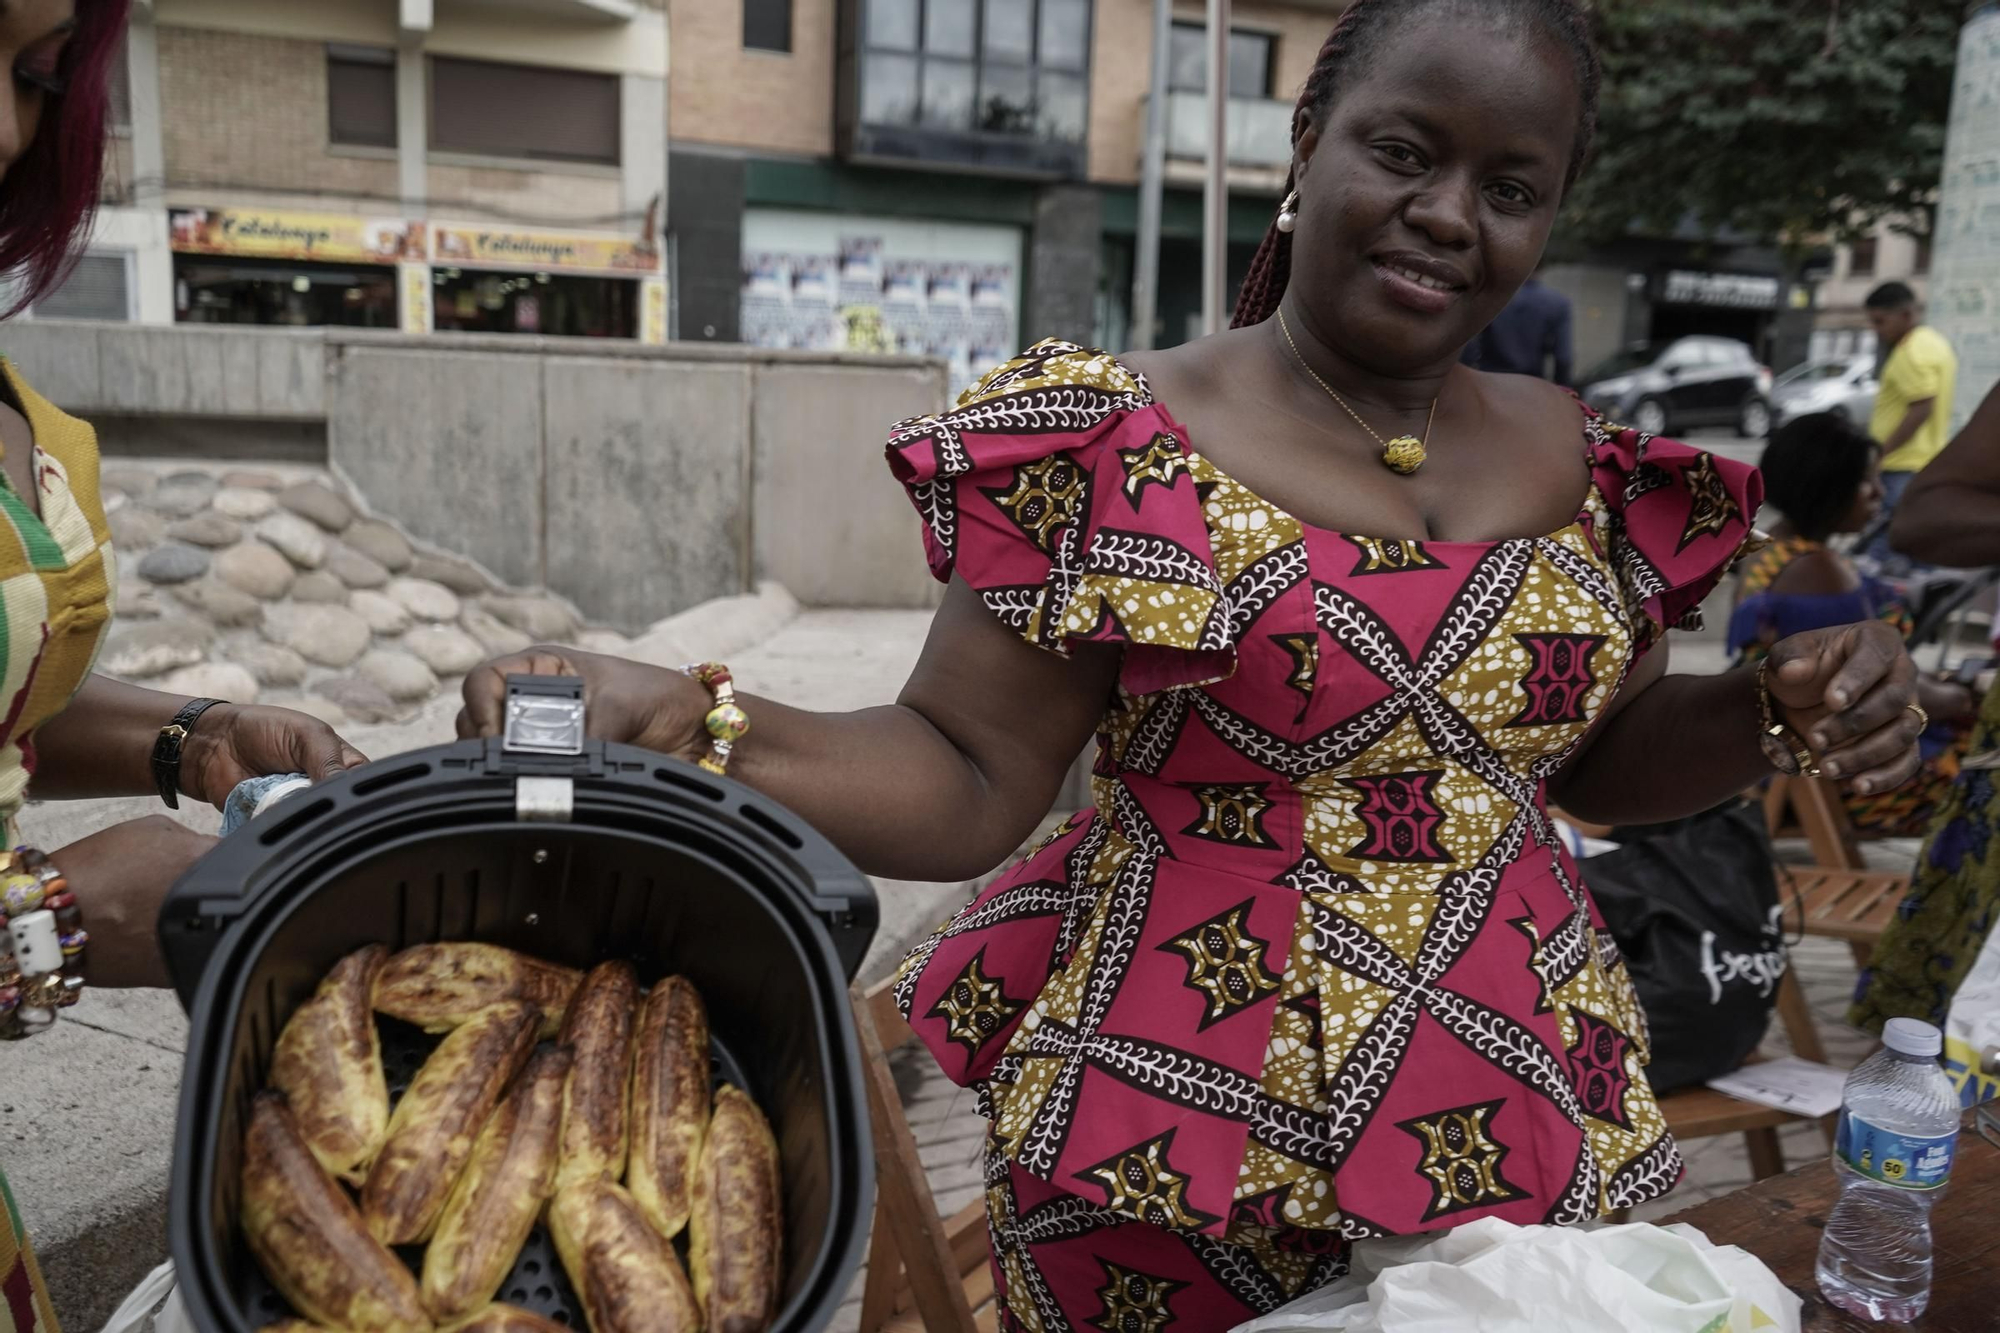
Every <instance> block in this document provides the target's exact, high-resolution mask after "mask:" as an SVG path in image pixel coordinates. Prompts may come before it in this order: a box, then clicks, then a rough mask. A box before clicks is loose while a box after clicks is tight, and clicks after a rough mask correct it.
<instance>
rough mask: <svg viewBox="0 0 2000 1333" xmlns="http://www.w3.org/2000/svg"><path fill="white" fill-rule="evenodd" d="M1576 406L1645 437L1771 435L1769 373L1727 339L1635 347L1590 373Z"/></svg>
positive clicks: (1745, 347)
mask: <svg viewBox="0 0 2000 1333" xmlns="http://www.w3.org/2000/svg"><path fill="white" fill-rule="evenodd" d="M1583 400H1584V401H1585V402H1587V403H1589V404H1590V405H1591V406H1592V407H1594V408H1596V409H1597V410H1598V411H1600V412H1602V413H1604V414H1605V415H1606V416H1608V417H1610V418H1612V419H1613V420H1614V421H1617V422H1620V423H1622V424H1625V425H1630V426H1634V427H1636V428H1638V429H1639V430H1642V431H1645V432H1646V433H1647V434H1649V435H1671V434H1673V433H1675V432H1677V431H1683V430H1687V429H1688V428H1690V427H1692V426H1731V427H1734V428H1735V429H1736V431H1737V432H1738V433H1739V434H1742V435H1748V436H1750V437H1751V438H1753V439H1762V438H1763V437H1764V436H1765V435H1767V434H1768V433H1769V432H1770V429H1771V372H1770V370H1769V369H1767V368H1766V367H1764V366H1761V365H1759V364H1757V357H1756V355H1755V354H1754V353H1752V352H1751V350H1750V347H1749V345H1748V344H1747V343H1740V342H1737V341H1736V340H1735V339H1734V338H1711V337H1689V338H1676V339H1674V340H1673V341H1672V342H1663V343H1640V344H1638V345H1636V346H1634V347H1631V348H1628V349H1627V350H1625V351H1623V352H1620V353H1618V354H1617V355H1616V356H1614V357H1612V358H1610V359H1609V360H1608V361H1606V362H1605V363H1604V364H1603V365H1601V366H1598V367H1597V369H1595V370H1594V371H1592V372H1591V374H1590V376H1589V377H1588V378H1587V379H1586V380H1585V381H1584V390H1583Z"/></svg>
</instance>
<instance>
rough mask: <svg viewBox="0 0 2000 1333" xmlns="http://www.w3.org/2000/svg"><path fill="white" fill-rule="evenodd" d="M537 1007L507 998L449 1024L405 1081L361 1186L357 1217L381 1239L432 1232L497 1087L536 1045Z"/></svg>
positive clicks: (406, 1240) (409, 1239)
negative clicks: (446, 1032) (447, 1031)
mask: <svg viewBox="0 0 2000 1333" xmlns="http://www.w3.org/2000/svg"><path fill="white" fill-rule="evenodd" d="M541 1022H542V1015H541V1011H540V1010H539V1009H537V1008H536V1007H535V1006H534V1005H532V1004H530V1003H528V1002H527V1001H525V1000H504V1001H502V1002H501V1003H499V1004H495V1005H490V1006H488V1007H487V1008H485V1009H482V1010H480V1011H479V1012H478V1013H476V1014H474V1015H473V1016H472V1017H471V1018H469V1019H467V1020H466V1021H465V1023H464V1024H462V1025H461V1026H459V1027H457V1028H455V1029H453V1030H452V1031H451V1033H450V1034H449V1035H447V1036H446V1037H445V1039H444V1040H443V1041H442V1042H440V1043H438V1048H437V1049H436V1050H435V1051H433V1052H431V1057H430V1059H428V1060H426V1061H424V1067H423V1068H422V1069H419V1070H418V1071H417V1076H416V1077H415V1078H414V1079H412V1080H411V1081H410V1086H409V1089H408V1090H407V1091H405V1092H404V1093H403V1096H402V1100H400V1101H398V1102H397V1103H396V1111H395V1114H394V1115H392V1116H390V1118H389V1136H388V1139H387V1140H386V1141H385V1142H384V1143H383V1145H382V1151H381V1152H380V1153H379V1154H378V1155H377V1156H376V1158H375V1165H374V1167H373V1168H372V1169H371V1170H370V1171H369V1172H368V1179H367V1181H366V1182H365V1183H364V1184H363V1185H362V1187H361V1217H362V1220H363V1221H364V1222H365V1223H366V1224H367V1226H368V1231H369V1234H370V1235H372V1236H374V1237H375V1238H376V1239H377V1240H379V1241H381V1242H382V1243H384V1244H385V1245H409V1244H413V1243H415V1242H417V1241H425V1240H429V1239H430V1236H431V1231H432V1229H433V1228H434V1227H436V1225H437V1220H438V1214H439V1213H441V1212H443V1211H444V1205H445V1201H446V1200H447V1199H449V1198H450V1197H451V1191H452V1187H453V1186H454V1185H456V1184H457V1183H458V1177H459V1173H460V1172H461V1171H462V1170H464V1168H465V1161H466V1158H468V1157H469V1156H471V1155H472V1145H473V1141H474V1138H475V1136H476V1135H478V1133H479V1131H480V1129H481V1127H483V1126H484V1125H485V1123H486V1118H487V1117H488V1116H489V1115H491V1114H492V1112H493V1106H494V1103H496V1102H497V1101H499V1099H500V1093H501V1090H502V1089H504V1088H505V1087H506V1086H507V1083H508V1081H509V1080H510V1079H512V1078H513V1077H514V1074H515V1073H516V1071H518V1070H519V1069H520V1068H521V1065H522V1064H523V1063H524V1062H525V1061H526V1060H527V1058H528V1054H529V1052H531V1051H532V1050H533V1049H534V1047H535V1034H536V1032H537V1030H538V1029H539V1028H540V1026H541Z"/></svg>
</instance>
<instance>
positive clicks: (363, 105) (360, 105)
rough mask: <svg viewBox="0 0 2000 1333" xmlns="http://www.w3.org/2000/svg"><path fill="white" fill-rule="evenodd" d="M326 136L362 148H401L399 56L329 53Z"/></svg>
mask: <svg viewBox="0 0 2000 1333" xmlns="http://www.w3.org/2000/svg"><path fill="white" fill-rule="evenodd" d="M326 137H327V141H328V142H329V143H337V144H347V145H349V146H352V147H359V148H394V147H395V146H396V53H395V52H394V51H390V50H387V49H385V48H383V47H376V46H329V47H327V48H326Z"/></svg>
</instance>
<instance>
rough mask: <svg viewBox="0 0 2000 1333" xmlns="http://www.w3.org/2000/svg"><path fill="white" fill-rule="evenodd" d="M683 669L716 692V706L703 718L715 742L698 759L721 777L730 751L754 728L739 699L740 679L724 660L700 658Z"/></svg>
mask: <svg viewBox="0 0 2000 1333" xmlns="http://www.w3.org/2000/svg"><path fill="white" fill-rule="evenodd" d="M681 672H682V674H683V675H687V676H692V677H693V678H694V679H695V680H697V681H699V682H701V684H702V685H704V686H706V687H707V689H708V692H709V693H710V694H712V695H713V696H715V706H714V707H713V708H711V709H709V710H708V713H707V714H706V715H705V716H704V717H703V718H702V720H701V725H702V727H703V729H704V730H706V731H707V732H708V735H709V739H710V740H711V741H712V742H713V744H712V745H711V746H710V747H709V751H708V753H707V754H705V755H703V756H702V757H701V758H700V759H698V760H696V761H695V762H696V763H697V764H699V765H700V766H701V768H702V770H703V771H704V772H708V773H713V774H715V775H716V776H717V777H721V776H722V775H723V774H724V773H725V772H727V771H728V769H729V755H730V752H731V751H733V750H734V749H735V748H736V742H738V741H740V740H742V739H743V737H744V735H745V734H746V733H748V732H749V730H750V716H749V714H747V713H745V712H744V711H743V708H742V706H741V705H740V704H738V703H737V702H736V683H735V681H734V680H733V679H732V678H731V676H730V674H729V668H728V667H726V666H723V665H722V664H721V663H720V662H700V663H696V664H694V665H692V666H684V667H682V668H681Z"/></svg>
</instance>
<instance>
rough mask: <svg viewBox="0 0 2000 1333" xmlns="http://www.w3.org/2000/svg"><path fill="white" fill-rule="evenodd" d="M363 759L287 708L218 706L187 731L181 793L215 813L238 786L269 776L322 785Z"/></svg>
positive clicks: (309, 719)
mask: <svg viewBox="0 0 2000 1333" xmlns="http://www.w3.org/2000/svg"><path fill="white" fill-rule="evenodd" d="M367 762H368V760H367V759H366V758H365V757H363V755H362V754H361V752H360V751H359V750H357V749H355V748H354V747H353V746H351V745H349V744H348V743H347V742H346V741H344V740H342V739H341V738H340V736H339V734H338V733H336V732H335V731H334V729H333V728H332V727H329V726H328V725H327V724H326V723H324V722H322V721H320V720H319V719H318V718H316V717H310V716H308V715H307V714H305V713H296V712H293V711H292V710H291V709H289V708H265V707H257V706H251V707H238V706H237V705H235V704H219V705H217V706H216V707H214V708H211V709H209V710H208V711H207V712H206V713H203V714H202V715H201V719H200V720H199V721H198V722H196V723H195V724H194V726H193V728H191V729H190V730H189V732H188V739H187V746H186V748H185V749H184V751H183V752H182V755H181V790H182V791H184V792H186V793H187V794H188V795H190V796H193V797H197V798H199V799H200V800H204V801H207V802H208V803H209V804H210V805H213V806H214V807H215V808H216V809H218V810H220V809H221V808H222V806H223V803H224V802H226V801H227V800H228V799H229V793H230V792H232V791H235V790H236V788H237V785H238V784H239V783H242V782H244V781H245V780H247V779H249V778H261V777H265V776H268V775H270V774H273V773H303V774H305V775H306V776H307V777H309V778H311V779H312V780H313V781H314V782H324V781H325V780H326V779H328V778H330V777H333V776H335V775H337V774H340V773H344V772H346V771H347V770H348V769H350V768H359V767H360V766H361V765H362V764H365V763H367Z"/></svg>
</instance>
